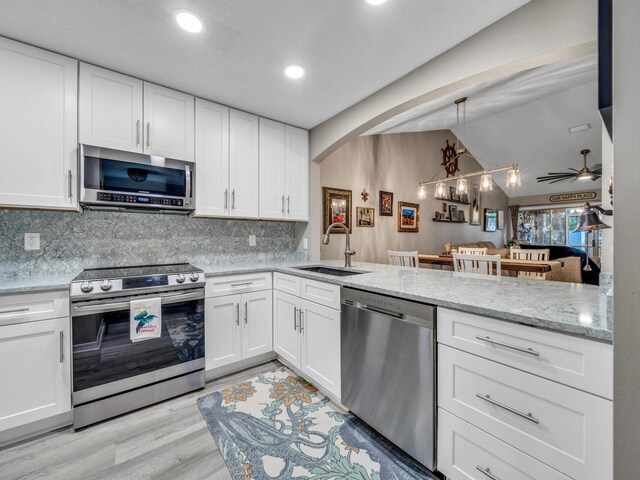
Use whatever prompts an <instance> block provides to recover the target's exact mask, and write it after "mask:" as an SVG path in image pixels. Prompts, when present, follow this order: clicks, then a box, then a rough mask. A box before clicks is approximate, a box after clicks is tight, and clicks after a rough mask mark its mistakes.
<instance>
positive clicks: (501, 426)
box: [438, 345, 613, 480]
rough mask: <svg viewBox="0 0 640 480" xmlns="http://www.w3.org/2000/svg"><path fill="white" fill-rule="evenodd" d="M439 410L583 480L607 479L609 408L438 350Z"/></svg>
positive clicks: (509, 370)
mask: <svg viewBox="0 0 640 480" xmlns="http://www.w3.org/2000/svg"><path fill="white" fill-rule="evenodd" d="M438 378H439V382H438V406H439V407H441V408H443V409H445V410H447V411H448V412H450V413H453V414H454V415H456V416H458V417H460V418H461V419H463V420H466V421H467V422H469V423H471V424H472V425H475V426H476V427H478V428H480V429H482V430H484V431H485V432H487V433H489V434H491V435H494V436H495V437H497V438H498V439H500V440H502V441H504V442H506V443H508V444H509V445H512V446H514V447H515V448H517V449H519V450H522V451H523V452H524V453H526V454H528V455H531V456H532V457H534V458H536V459H538V460H540V461H541V462H543V463H546V464H547V465H549V466H551V467H553V468H555V469H557V470H559V471H561V472H562V473H564V474H566V475H568V476H570V477H572V478H579V479H581V480H591V479H593V480H595V479H598V480H602V479H610V478H611V473H612V468H613V467H612V448H613V447H612V445H613V443H612V442H613V438H612V414H613V408H612V402H610V401H609V400H605V399H603V398H600V397H597V396H595V395H591V394H588V393H585V392H581V391H578V390H575V389H573V388H569V387H566V386H564V385H560V384H558V383H555V382H551V381H549V380H546V379H543V378H540V377H536V376H535V375H530V374H528V373H524V372H521V371H519V370H516V369H514V368H509V367H506V366H504V365H500V364H498V363H495V362H492V361H490V360H485V359H483V358H479V357H477V356H475V355H471V354H468V353H465V352H461V351H459V350H455V349H453V348H450V347H447V346H444V345H439V346H438Z"/></svg>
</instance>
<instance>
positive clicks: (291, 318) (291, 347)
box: [273, 290, 301, 367]
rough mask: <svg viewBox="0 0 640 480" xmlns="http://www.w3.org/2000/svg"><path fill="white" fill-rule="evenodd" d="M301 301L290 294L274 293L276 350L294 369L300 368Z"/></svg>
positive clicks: (275, 291)
mask: <svg viewBox="0 0 640 480" xmlns="http://www.w3.org/2000/svg"><path fill="white" fill-rule="evenodd" d="M300 302H301V300H300V299H299V298H297V297H294V296H293V295H289V294H288V293H284V292H280V291H278V290H274V291H273V338H274V340H273V342H274V347H275V348H274V350H275V351H276V353H277V354H278V355H282V357H283V358H285V359H286V360H287V361H288V362H290V363H291V364H292V365H293V366H294V367H300V365H301V363H300V333H299V330H298V329H299V325H298V310H299V307H300Z"/></svg>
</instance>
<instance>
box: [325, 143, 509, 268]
mask: <svg viewBox="0 0 640 480" xmlns="http://www.w3.org/2000/svg"><path fill="white" fill-rule="evenodd" d="M446 139H448V140H449V142H450V143H451V142H453V141H455V140H456V137H455V136H454V135H453V134H452V133H451V132H450V131H436V132H421V133H400V134H393V135H376V136H367V137H358V138H356V139H354V140H352V141H351V142H349V143H347V144H346V145H343V146H342V147H340V148H339V149H338V150H336V151H335V152H333V153H332V154H331V155H330V156H329V157H327V158H326V159H325V160H324V161H323V162H322V163H321V164H320V183H321V185H322V186H323V187H333V188H340V189H346V190H352V192H353V214H354V218H353V220H352V222H353V223H352V225H353V227H352V230H353V234H352V240H351V246H352V249H354V250H355V251H356V252H357V255H356V256H355V260H359V261H367V262H376V263H387V250H405V251H413V250H418V251H420V252H423V253H440V252H442V251H443V249H444V243H445V242H446V241H451V242H453V243H454V244H458V243H466V242H474V241H479V240H487V241H492V242H494V243H495V244H496V245H498V246H502V245H503V244H504V241H505V240H504V238H505V235H506V230H502V231H497V232H495V233H488V232H483V231H482V228H481V227H480V226H472V225H469V224H468V223H467V224H447V223H435V222H432V221H431V219H432V218H433V214H434V212H435V211H436V210H438V211H440V207H441V205H442V201H441V200H435V199H434V198H433V196H434V193H433V186H432V187H430V189H429V194H428V197H427V199H425V200H422V201H419V200H418V199H417V189H418V182H419V181H421V180H429V179H430V178H431V177H432V176H433V175H434V174H436V173H437V172H438V171H439V170H440V169H441V168H442V166H441V165H440V163H441V162H442V153H441V151H440V149H441V148H443V147H444V146H445V145H446ZM460 169H461V170H462V171H463V172H470V171H475V170H479V169H481V167H480V165H479V164H478V163H477V162H476V161H475V160H473V159H471V158H468V157H466V158H463V159H462V160H460ZM472 181H476V183H477V179H474V180H472ZM451 184H452V185H453V183H451ZM363 188H366V189H367V191H368V192H369V200H368V201H367V202H364V201H363V200H362V198H361V196H360V192H362V189H363ZM380 190H384V191H390V192H393V193H394V205H393V209H394V215H393V217H381V216H379V210H378V207H379V205H378V203H379V202H378V198H379V197H378V192H379V191H380ZM316 194H317V192H315V193H313V195H316ZM318 199H321V195H319V196H318ZM316 200H317V199H314V200H312V202H314V201H316ZM399 200H400V201H405V202H410V203H418V204H420V232H419V233H400V232H398V231H397V220H398V217H397V205H398V201H399ZM507 203H508V199H507V196H506V195H505V194H504V193H503V192H502V190H500V188H499V187H498V186H497V185H494V190H493V191H492V192H490V193H487V194H484V195H483V197H482V201H481V209H484V208H485V207H487V208H496V209H503V210H505V221H507V219H508V212H507ZM357 206H366V207H373V208H375V209H376V217H375V227H373V228H366V227H357V226H356V224H355V212H356V207H357ZM462 208H463V209H464V210H465V216H466V218H467V220H468V218H469V207H464V206H462ZM481 213H482V210H481ZM314 222H317V223H318V224H319V225H322V209H321V202H319V203H318V205H317V206H316V209H315V211H314V210H312V223H314ZM343 252H344V238H343V236H342V235H334V236H332V240H331V243H330V244H329V245H327V246H324V245H322V246H321V250H320V255H321V258H322V259H323V260H327V259H341V258H344V255H343Z"/></svg>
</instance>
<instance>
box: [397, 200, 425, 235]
mask: <svg viewBox="0 0 640 480" xmlns="http://www.w3.org/2000/svg"><path fill="white" fill-rule="evenodd" d="M419 230H420V205H418V204H417V203H407V202H398V231H399V232H413V233H417V232H418V231H419Z"/></svg>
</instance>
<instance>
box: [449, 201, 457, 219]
mask: <svg viewBox="0 0 640 480" xmlns="http://www.w3.org/2000/svg"><path fill="white" fill-rule="evenodd" d="M449 220H451V221H452V222H457V221H458V207H456V206H455V205H449Z"/></svg>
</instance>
